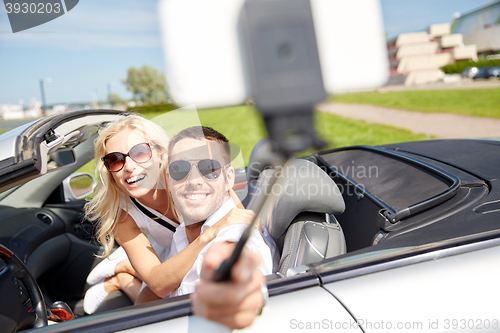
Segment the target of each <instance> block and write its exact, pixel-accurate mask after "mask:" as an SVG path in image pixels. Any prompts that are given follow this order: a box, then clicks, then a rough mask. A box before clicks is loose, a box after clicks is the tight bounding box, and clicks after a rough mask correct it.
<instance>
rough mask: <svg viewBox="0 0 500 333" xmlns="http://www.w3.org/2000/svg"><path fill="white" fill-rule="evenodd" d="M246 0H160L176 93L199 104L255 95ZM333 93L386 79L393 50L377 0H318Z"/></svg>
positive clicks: (315, 9)
mask: <svg viewBox="0 0 500 333" xmlns="http://www.w3.org/2000/svg"><path fill="white" fill-rule="evenodd" d="M244 2H245V1H244V0H210V1H206V0H161V1H160V2H159V15H160V26H161V33H162V37H161V38H162V44H163V49H164V57H165V65H166V72H165V75H166V78H167V83H168V91H169V94H170V97H171V98H172V99H173V100H174V102H175V103H176V104H178V105H181V106H182V105H190V104H194V105H196V108H197V109H203V108H211V107H224V106H231V105H240V104H243V103H245V101H246V100H247V99H248V98H251V93H250V89H249V79H248V77H247V75H246V74H245V70H244V66H245V57H244V54H243V52H242V47H241V46H242V42H241V31H240V26H239V25H240V14H241V10H242V7H243V5H244ZM310 3H311V10H312V14H313V19H314V30H315V33H316V41H317V48H318V54H319V59H320V63H321V73H322V77H323V84H324V88H325V90H326V93H327V94H335V93H342V92H353V91H363V90H372V89H375V88H376V87H379V86H381V85H383V84H384V83H385V82H386V80H387V78H388V73H389V60H388V59H389V58H388V53H387V47H386V41H385V34H384V29H383V22H382V12H381V7H380V3H379V1H377V0H349V1H345V0H311V1H310Z"/></svg>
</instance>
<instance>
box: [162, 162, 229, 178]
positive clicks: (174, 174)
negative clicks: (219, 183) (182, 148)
mask: <svg viewBox="0 0 500 333" xmlns="http://www.w3.org/2000/svg"><path fill="white" fill-rule="evenodd" d="M193 164H194V165H196V167H197V168H198V171H199V172H200V174H201V175H202V176H203V177H205V178H206V179H208V180H216V179H217V178H219V176H220V173H221V170H222V166H221V164H220V163H219V162H218V161H216V160H212V159H205V160H199V161H198V162H190V161H186V160H177V161H173V162H172V163H170V165H169V166H168V174H169V175H170V177H171V178H172V179H173V180H175V181H180V180H183V179H184V178H186V177H187V176H188V175H189V173H190V172H191V167H192V166H193Z"/></svg>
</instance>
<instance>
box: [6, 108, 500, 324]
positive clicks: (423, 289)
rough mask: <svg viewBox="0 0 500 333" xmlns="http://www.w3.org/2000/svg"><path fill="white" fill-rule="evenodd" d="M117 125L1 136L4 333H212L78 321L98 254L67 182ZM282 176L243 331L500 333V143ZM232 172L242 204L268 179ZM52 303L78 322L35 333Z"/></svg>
mask: <svg viewBox="0 0 500 333" xmlns="http://www.w3.org/2000/svg"><path fill="white" fill-rule="evenodd" d="M118 114H119V112H118V111H110V110H95V111H75V112H67V113H64V114H60V115H54V116H49V117H46V118H43V119H40V120H37V121H34V122H32V123H30V124H26V125H23V126H21V127H19V128H17V129H14V130H12V131H9V132H7V133H4V134H2V135H1V136H0V142H1V145H0V193H1V194H0V244H1V245H0V259H1V260H0V295H1V298H0V331H1V332H15V331H21V330H25V331H27V330H29V331H30V332H31V331H33V332H54V333H55V332H118V331H127V332H198V331H203V332H211V331H219V330H221V329H224V328H223V327H221V326H218V325H216V324H214V323H211V322H208V321H206V320H204V319H201V318H199V317H196V316H193V315H192V310H191V305H190V301H189V298H188V297H187V296H182V297H176V298H170V299H163V300H160V301H156V302H152V303H148V304H143V305H139V306H133V305H131V304H130V303H129V305H128V306H125V307H115V308H108V309H105V310H103V311H101V312H98V313H96V314H93V315H90V316H89V315H84V314H83V312H82V306H81V304H82V302H81V300H82V298H83V296H84V294H85V291H86V288H88V286H87V285H86V282H85V280H86V277H87V275H88V273H89V272H90V270H91V269H92V267H93V266H94V265H96V264H97V262H98V259H97V258H96V257H95V254H96V253H97V252H98V251H99V247H98V244H97V243H96V242H95V239H94V237H93V231H94V225H92V224H91V223H90V222H89V221H86V220H84V218H83V215H82V208H83V205H84V203H85V200H84V198H85V197H86V196H88V195H90V194H91V193H92V189H93V186H94V185H95V180H94V179H93V176H91V175H87V174H75V172H76V171H77V170H78V169H79V168H80V167H81V166H83V165H84V164H86V163H88V162H89V161H90V160H92V158H93V153H92V148H93V141H94V139H95V137H96V133H97V131H98V129H99V127H100V126H103V125H105V124H106V123H108V122H110V121H113V120H115V119H116V118H117V116H118ZM265 149H266V145H265V142H264V143H262V142H260V143H259V144H258V145H257V146H256V147H255V149H254V153H252V157H251V160H252V161H251V163H252V162H255V161H259V159H261V158H262V156H265V152H264V153H262V151H263V150H264V151H265ZM290 165H291V166H293V167H294V169H293V170H292V171H289V172H288V176H287V178H286V182H287V183H286V184H284V183H282V185H283V187H282V188H283V189H284V190H283V191H281V192H279V193H274V194H275V195H276V198H275V199H276V201H275V204H274V205H273V207H272V208H271V209H270V210H269V211H268V212H267V214H266V216H265V217H264V222H265V223H267V224H268V227H269V231H270V234H271V236H272V237H274V238H275V240H276V242H277V244H278V249H279V250H280V254H281V260H280V265H279V269H278V270H277V271H276V272H275V274H272V275H270V276H267V279H268V289H269V295H270V298H269V300H268V302H267V305H266V307H265V309H264V311H263V313H262V314H261V315H260V316H259V317H258V318H257V319H256V320H255V322H254V323H253V324H252V325H251V326H250V327H248V328H246V329H245V331H248V332H262V331H276V332H284V331H294V332H295V331H301V330H305V331H322V330H325V331H334V330H335V331H340V332H351V331H352V332H386V331H391V330H393V331H396V332H400V331H404V332H411V331H415V332H416V331H418V332H422V331H428V332H429V331H432V332H443V331H447V332H448V331H464V332H470V331H475V330H481V331H499V330H500V322H499V321H500V311H499V307H498V305H497V303H498V299H500V286H499V283H498V281H499V278H500V179H499V178H500V141H499V140H464V139H456V140H428V141H422V142H406V143H399V144H390V145H384V146H377V147H371V146H355V147H344V148H340V149H334V150H328V151H323V152H320V153H315V154H313V155H311V156H309V157H307V158H303V159H297V160H295V161H292V162H291V164H290ZM239 171H240V172H239V173H238V175H239V176H238V177H240V181H239V184H238V185H239V188H242V187H245V184H246V189H247V191H246V192H248V197H249V198H250V199H249V200H248V201H249V204H251V202H252V199H253V198H254V197H257V196H259V195H261V193H265V192H266V191H260V189H262V188H265V186H266V182H265V175H266V174H268V173H269V172H272V170H271V171H270V170H269V169H268V170H267V171H264V172H261V173H258V174H255V173H254V172H252V170H250V168H249V169H248V170H247V172H245V170H239ZM245 200H246V199H245ZM245 200H243V201H244V202H246V201H245ZM117 297H118V296H117ZM54 302H56V303H55V304H56V305H57V304H62V303H57V302H65V303H66V304H68V306H69V307H70V308H71V309H72V310H73V312H74V314H75V318H74V319H71V320H67V321H64V322H61V323H57V324H55V325H50V326H47V306H51V305H52V304H54ZM61 307H64V306H62V305H61V306H60V307H59V308H61ZM49 315H50V314H49Z"/></svg>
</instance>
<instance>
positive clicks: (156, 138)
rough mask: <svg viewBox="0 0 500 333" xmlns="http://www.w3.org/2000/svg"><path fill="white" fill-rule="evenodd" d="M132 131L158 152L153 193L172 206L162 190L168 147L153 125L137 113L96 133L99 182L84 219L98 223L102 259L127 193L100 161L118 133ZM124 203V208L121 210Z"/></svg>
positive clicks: (159, 131)
mask: <svg viewBox="0 0 500 333" xmlns="http://www.w3.org/2000/svg"><path fill="white" fill-rule="evenodd" d="M126 129H132V130H138V131H140V133H141V134H142V135H143V136H144V138H146V139H147V142H149V143H151V144H152V145H151V146H152V148H153V149H156V150H157V151H158V155H159V156H160V158H161V159H163V160H164V161H163V163H162V164H161V172H160V179H159V180H158V182H157V184H156V188H155V189H154V190H155V191H166V192H167V195H168V210H169V209H170V207H173V203H172V198H171V196H170V194H169V193H168V189H167V187H166V182H165V179H166V165H167V163H166V158H167V147H168V142H169V139H168V136H167V134H166V133H165V131H164V130H163V129H162V128H161V127H160V126H159V125H157V124H155V123H153V122H152V121H150V120H147V119H145V118H143V117H141V116H140V115H137V114H123V118H122V119H119V120H117V121H115V122H113V123H111V124H109V125H108V126H107V127H104V128H102V129H101V130H100V131H99V136H98V137H97V139H96V140H95V142H94V150H95V160H96V163H97V166H96V173H98V174H99V176H100V178H101V182H100V183H99V184H98V185H97V186H96V188H95V190H94V195H93V197H92V199H90V200H89V201H88V202H87V203H86V205H85V217H86V218H87V219H88V220H89V221H98V227H97V239H98V241H99V242H100V243H101V244H102V245H103V246H104V251H103V255H102V257H107V256H108V255H109V254H110V253H111V250H112V249H113V246H114V242H115V239H114V236H113V230H114V228H115V226H116V223H117V222H118V219H119V217H120V215H121V213H122V210H123V208H125V210H126V211H127V212H128V206H127V203H128V200H127V197H128V194H127V193H125V192H124V191H123V190H122V189H121V188H120V187H118V185H117V184H116V182H115V180H114V179H113V176H112V174H111V173H110V172H109V171H108V170H107V169H106V167H105V166H104V163H103V161H102V158H103V157H104V155H105V154H106V142H107V141H108V140H109V139H110V138H111V137H113V136H115V135H116V134H118V133H119V132H121V131H123V130H126ZM124 204H125V207H123V206H124Z"/></svg>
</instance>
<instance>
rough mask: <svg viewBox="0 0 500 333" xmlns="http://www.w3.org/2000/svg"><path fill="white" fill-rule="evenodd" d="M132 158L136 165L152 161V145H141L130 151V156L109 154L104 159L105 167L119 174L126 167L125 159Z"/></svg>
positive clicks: (115, 153)
mask: <svg viewBox="0 0 500 333" xmlns="http://www.w3.org/2000/svg"><path fill="white" fill-rule="evenodd" d="M127 156H128V157H130V158H131V159H132V161H134V162H135V163H146V162H148V161H149V160H150V159H151V156H152V153H151V145H150V144H149V143H139V144H137V145H135V146H133V147H132V148H130V150H129V151H128V154H123V153H117V152H114V153H109V154H107V155H106V156H104V157H103V158H102V161H103V162H104V166H105V167H106V169H108V171H110V172H118V171H120V170H121V169H123V167H124V166H125V158H127Z"/></svg>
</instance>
